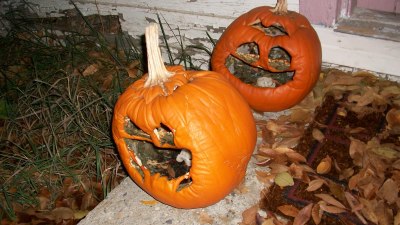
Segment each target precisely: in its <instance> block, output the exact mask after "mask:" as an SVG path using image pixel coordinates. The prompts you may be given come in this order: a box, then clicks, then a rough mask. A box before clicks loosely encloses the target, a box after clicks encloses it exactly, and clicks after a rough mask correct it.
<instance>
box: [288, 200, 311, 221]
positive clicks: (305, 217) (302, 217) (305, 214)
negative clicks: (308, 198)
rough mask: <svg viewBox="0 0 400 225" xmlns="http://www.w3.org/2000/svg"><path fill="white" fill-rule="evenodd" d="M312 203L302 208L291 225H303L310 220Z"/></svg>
mask: <svg viewBox="0 0 400 225" xmlns="http://www.w3.org/2000/svg"><path fill="white" fill-rule="evenodd" d="M313 205H314V204H313V203H310V204H308V205H307V206H305V207H304V208H302V209H301V210H300V211H299V213H298V214H297V216H296V217H295V218H294V221H293V225H304V224H306V223H307V222H308V221H309V220H310V218H311V210H312V208H313Z"/></svg>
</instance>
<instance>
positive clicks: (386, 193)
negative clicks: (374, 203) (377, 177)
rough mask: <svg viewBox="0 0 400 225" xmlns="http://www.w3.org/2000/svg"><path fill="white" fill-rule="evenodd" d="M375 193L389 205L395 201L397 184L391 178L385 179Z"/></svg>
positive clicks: (397, 192)
mask: <svg viewBox="0 0 400 225" xmlns="http://www.w3.org/2000/svg"><path fill="white" fill-rule="evenodd" d="M377 195H378V196H379V197H381V198H382V199H384V200H386V202H387V203H388V204H389V205H390V204H393V203H395V202H396V201H397V198H398V195H399V186H398V184H397V183H396V182H395V181H393V180H392V179H390V178H389V179H387V180H386V181H385V183H383V185H382V187H381V188H380V189H379V191H378V193H377Z"/></svg>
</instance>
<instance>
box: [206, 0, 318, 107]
mask: <svg viewBox="0 0 400 225" xmlns="http://www.w3.org/2000/svg"><path fill="white" fill-rule="evenodd" d="M269 28H275V30H278V31H279V32H280V34H279V35H276V34H274V35H271V34H268V32H266V31H267V30H268V29H269ZM275 33H276V32H275ZM249 43H252V44H255V45H257V46H258V53H257V54H254V55H253V57H251V54H250V57H248V56H249V54H247V55H244V54H240V52H239V51H238V49H239V48H240V47H241V46H243V45H245V44H249ZM277 47H278V48H282V49H283V50H284V51H286V52H287V53H288V55H289V57H290V61H289V62H287V63H288V65H287V66H274V65H276V64H277V62H276V61H274V59H271V58H270V57H269V56H270V54H271V52H272V51H273V50H274V49H275V48H277ZM230 56H233V57H234V58H236V59H239V60H241V61H243V62H245V63H246V64H248V65H250V66H251V67H253V68H261V69H263V70H267V71H270V72H293V73H294V75H293V78H292V79H291V80H289V81H288V82H286V83H285V84H283V85H280V86H277V87H260V86H256V85H253V84H248V83H245V82H243V81H242V80H241V79H239V78H238V77H236V75H237V74H233V73H231V71H230V70H229V68H228V67H227V65H226V63H227V59H228V57H230ZM321 58H322V54H321V44H320V41H319V38H318V36H317V33H316V32H315V30H314V29H313V27H312V26H311V24H310V23H309V21H308V20H307V19H306V18H305V17H304V16H302V15H301V14H299V13H296V12H292V11H287V3H286V0H282V1H281V0H278V4H277V6H276V7H275V8H271V7H267V6H263V7H258V8H255V9H253V10H251V11H249V12H247V13H245V14H243V15H241V16H240V17H238V18H237V19H236V20H235V21H234V22H232V23H231V24H230V25H229V26H228V28H227V29H226V30H225V31H224V33H223V34H222V36H221V37H220V39H219V40H218V42H217V44H216V46H215V48H214V51H213V54H212V58H211V65H212V70H214V71H216V72H219V73H221V74H223V75H224V76H225V77H226V78H228V79H229V81H230V82H231V83H232V84H233V85H234V86H235V87H236V88H237V89H238V90H239V92H240V93H241V94H242V95H243V96H244V98H245V99H246V101H247V102H248V103H249V105H250V106H251V107H252V108H253V109H255V110H258V111H280V110H284V109H287V108H290V107H292V106H294V105H296V104H297V103H299V102H300V101H301V100H302V99H303V98H304V97H305V96H306V95H307V94H308V93H309V92H310V91H311V90H312V88H313V86H314V84H315V83H316V81H317V79H318V76H319V73H320V69H321ZM289 63H290V64H289ZM251 75H252V74H251V72H250V71H249V72H248V74H245V75H244V76H251Z"/></svg>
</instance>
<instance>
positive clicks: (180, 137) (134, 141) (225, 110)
mask: <svg viewBox="0 0 400 225" xmlns="http://www.w3.org/2000/svg"><path fill="white" fill-rule="evenodd" d="M157 29H158V26H157V25H156V24H152V25H150V26H149V27H147V28H146V33H145V36H146V44H147V51H148V57H149V60H148V69H149V72H148V74H146V75H145V76H144V77H143V78H141V79H139V80H137V81H136V82H134V83H133V84H132V85H131V86H129V87H128V88H127V89H126V91H125V92H124V93H123V94H122V95H121V96H120V97H119V99H118V101H117V103H116V105H115V112H114V117H113V123H112V133H113V137H114V140H115V143H116V144H117V147H118V151H119V154H120V156H121V159H122V161H123V164H124V166H125V168H126V170H127V172H128V173H129V175H130V176H131V178H132V179H133V180H134V181H135V183H136V184H137V185H139V186H140V187H141V188H142V189H144V190H145V191H146V192H147V193H149V194H150V195H152V196H153V197H154V198H156V199H158V200H159V201H161V202H163V203H166V204H169V205H171V206H174V207H178V208H197V207H205V206H208V205H211V204H213V203H216V202H218V201H219V200H221V199H222V198H224V197H225V196H226V195H227V194H229V193H230V192H231V191H232V190H233V189H234V188H235V187H236V186H237V185H238V184H239V183H240V182H241V181H242V179H243V178H244V176H245V172H246V167H247V164H248V162H249V159H250V156H251V155H252V152H253V149H254V147H255V141H256V128H255V123H254V119H253V116H252V113H251V110H250V108H249V106H248V105H247V103H246V101H245V100H244V99H243V97H242V96H241V95H240V94H239V92H237V90H236V89H235V88H234V87H232V85H230V83H229V82H228V81H227V80H226V79H225V78H224V77H222V76H221V75H220V74H217V73H215V72H212V71H185V70H184V69H183V67H181V66H173V67H167V68H166V67H165V66H164V64H163V61H162V58H161V53H160V50H159V48H158V30H157ZM143 142H145V143H147V145H144V144H143ZM149 144H151V145H152V146H153V147H155V148H157V152H158V153H160V152H161V153H162V152H167V151H169V152H170V151H174V150H175V152H179V151H180V150H181V153H180V154H178V155H177V158H176V160H172V161H173V162H171V163H175V164H177V163H179V161H182V160H183V161H185V163H186V166H190V168H189V169H188V171H187V173H184V174H181V175H179V176H176V177H175V178H168V177H167V176H163V175H161V174H160V173H159V172H157V171H156V170H154V169H151V168H152V167H154V166H155V165H159V164H160V163H162V162H157V156H154V154H153V153H154V152H153V153H151V154H150V153H146V151H148V150H149V146H148V145H149ZM140 146H142V147H140ZM143 146H144V147H143ZM146 146H147V147H146ZM176 154H177V153H176ZM190 155H191V159H189V157H188V156H190ZM150 156H154V158H151V157H150ZM164 166H165V165H164ZM168 166H169V165H168ZM183 166H185V165H183ZM173 173H174V172H173Z"/></svg>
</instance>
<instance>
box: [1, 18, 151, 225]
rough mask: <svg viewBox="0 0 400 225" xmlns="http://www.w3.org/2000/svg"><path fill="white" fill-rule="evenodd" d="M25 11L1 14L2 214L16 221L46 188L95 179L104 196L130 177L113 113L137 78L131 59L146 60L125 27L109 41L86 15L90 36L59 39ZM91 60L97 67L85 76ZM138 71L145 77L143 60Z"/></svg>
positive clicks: (76, 33) (65, 35)
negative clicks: (20, 209)
mask: <svg viewBox="0 0 400 225" xmlns="http://www.w3.org/2000/svg"><path fill="white" fill-rule="evenodd" d="M21 13H22V12H20V11H12V12H9V13H8V14H6V15H2V17H3V19H6V20H8V21H10V23H11V29H10V30H9V32H8V35H7V36H5V37H1V38H0V48H1V49H2V50H1V51H0V61H1V65H0V93H1V94H0V135H1V136H0V137H1V140H0V183H1V186H0V205H1V209H0V220H1V219H2V218H5V217H8V218H10V219H15V218H16V215H15V212H14V208H15V205H16V204H20V205H22V206H24V207H26V206H35V205H37V204H38V203H39V202H38V199H37V198H36V197H37V195H38V193H39V192H40V189H41V188H42V187H46V188H47V189H48V190H50V192H52V193H54V196H53V198H56V197H57V196H56V194H57V193H58V190H59V189H60V187H61V186H62V182H63V180H64V179H65V178H73V180H74V182H75V183H77V184H79V183H83V182H84V179H94V180H96V181H98V182H100V183H101V185H102V189H103V191H102V192H103V193H102V195H103V196H101V197H105V196H106V195H107V193H108V192H109V191H110V190H111V188H112V187H113V185H115V180H117V179H118V177H119V176H125V174H123V173H122V172H121V171H122V170H121V167H120V163H119V160H118V155H117V153H116V151H115V148H114V144H113V141H112V138H111V132H110V130H111V129H110V126H111V118H112V113H113V106H114V103H115V101H116V100H117V98H118V96H119V95H120V93H121V92H122V91H123V89H124V88H125V87H126V86H127V85H128V84H130V83H132V82H133V81H134V80H135V79H133V78H130V77H129V76H128V74H127V71H126V68H127V65H129V63H131V62H132V61H135V60H136V61H139V62H142V61H143V58H142V54H141V53H140V52H139V51H138V50H137V48H136V47H135V46H132V42H131V40H130V38H129V37H127V36H125V35H124V34H122V33H120V34H118V35H116V37H115V42H114V43H110V42H109V41H107V40H106V39H105V38H104V37H103V36H102V34H101V33H99V32H97V31H96V30H94V29H93V27H91V26H90V24H89V23H88V22H87V21H85V22H87V25H88V27H89V29H90V31H91V32H90V34H89V35H87V34H85V35H83V34H80V33H79V32H71V33H66V34H64V36H63V37H62V38H60V37H59V36H58V35H57V34H56V32H55V31H54V30H51V29H49V28H47V29H41V30H36V29H35V27H36V26H32V21H31V20H27V19H25V18H24V17H23V13H22V14H21ZM82 19H84V20H85V18H84V17H82ZM94 43H95V44H94ZM90 65H97V66H98V72H96V73H93V74H92V75H88V76H83V75H82V72H83V71H84V70H85V69H86V68H88V67H89V66H90ZM137 70H138V72H137V74H138V77H140V74H142V73H143V70H142V68H141V63H138V68H137ZM105 84H107V85H105ZM49 207H51V205H50V206H49Z"/></svg>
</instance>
